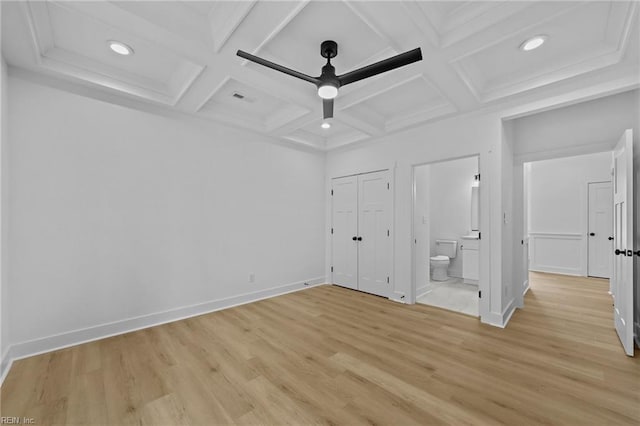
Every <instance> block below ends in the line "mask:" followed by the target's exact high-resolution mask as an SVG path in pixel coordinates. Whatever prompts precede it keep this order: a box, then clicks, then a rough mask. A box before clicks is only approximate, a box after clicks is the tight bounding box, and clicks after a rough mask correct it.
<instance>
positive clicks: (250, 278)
mask: <svg viewBox="0 0 640 426" xmlns="http://www.w3.org/2000/svg"><path fill="white" fill-rule="evenodd" d="M255 280H256V274H254V273H253V272H251V273H250V274H249V282H250V283H252V282H255Z"/></svg>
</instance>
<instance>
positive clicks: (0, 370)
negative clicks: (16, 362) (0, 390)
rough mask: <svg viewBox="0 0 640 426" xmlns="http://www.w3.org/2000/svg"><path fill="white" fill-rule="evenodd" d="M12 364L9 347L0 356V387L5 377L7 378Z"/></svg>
mask: <svg viewBox="0 0 640 426" xmlns="http://www.w3.org/2000/svg"><path fill="white" fill-rule="evenodd" d="M12 364H13V358H12V357H11V346H9V347H8V348H7V350H6V351H4V353H3V354H2V358H0V386H1V385H2V383H3V382H4V379H5V377H7V374H8V373H9V370H11V365H12Z"/></svg>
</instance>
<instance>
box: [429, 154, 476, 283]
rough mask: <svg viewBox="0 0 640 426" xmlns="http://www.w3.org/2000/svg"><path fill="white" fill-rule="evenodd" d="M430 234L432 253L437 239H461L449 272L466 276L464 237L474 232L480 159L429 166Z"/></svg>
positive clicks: (458, 275)
mask: <svg viewBox="0 0 640 426" xmlns="http://www.w3.org/2000/svg"><path fill="white" fill-rule="evenodd" d="M429 168H430V170H429V192H430V196H429V218H430V220H429V234H430V252H431V256H435V255H436V240H456V241H458V254H457V256H456V257H455V258H454V259H452V260H451V264H450V265H449V275H450V276H452V277H460V278H461V277H462V262H463V259H462V256H461V255H460V244H462V241H463V240H462V239H461V237H462V236H463V235H468V234H469V233H470V232H471V183H472V182H473V176H474V175H475V174H477V173H478V158H477V157H469V158H462V159H458V160H453V161H446V162H442V163H434V164H431V165H430V166H429Z"/></svg>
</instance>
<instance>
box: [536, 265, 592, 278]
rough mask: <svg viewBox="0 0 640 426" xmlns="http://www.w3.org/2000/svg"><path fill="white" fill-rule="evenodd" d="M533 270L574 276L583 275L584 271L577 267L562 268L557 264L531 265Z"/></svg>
mask: <svg viewBox="0 0 640 426" xmlns="http://www.w3.org/2000/svg"><path fill="white" fill-rule="evenodd" d="M529 270H530V271H533V272H546V273H549V274H560V275H571V276H572V277H583V276H584V275H583V274H582V271H580V270H579V269H576V268H561V267H557V266H531V267H530V268H529Z"/></svg>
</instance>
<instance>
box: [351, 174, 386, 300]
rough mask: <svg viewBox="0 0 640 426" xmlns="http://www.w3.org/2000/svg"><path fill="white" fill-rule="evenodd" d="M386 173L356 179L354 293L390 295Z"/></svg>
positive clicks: (366, 175) (365, 175)
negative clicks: (356, 209) (356, 251)
mask: <svg viewBox="0 0 640 426" xmlns="http://www.w3.org/2000/svg"><path fill="white" fill-rule="evenodd" d="M390 194H391V191H390V189H389V172H388V171H382V172H375V173H367V174H363V175H359V176H358V237H359V238H362V240H359V241H358V290H361V291H366V292H367V293H373V294H377V295H380V296H385V297H389V295H390V294H391V283H390V269H391V268H390V259H391V236H390V229H391V226H390V219H391V196H390Z"/></svg>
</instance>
